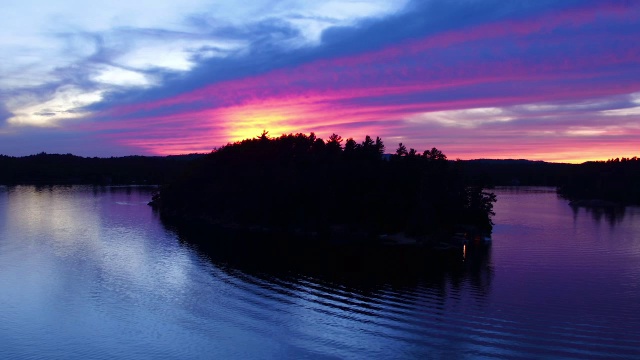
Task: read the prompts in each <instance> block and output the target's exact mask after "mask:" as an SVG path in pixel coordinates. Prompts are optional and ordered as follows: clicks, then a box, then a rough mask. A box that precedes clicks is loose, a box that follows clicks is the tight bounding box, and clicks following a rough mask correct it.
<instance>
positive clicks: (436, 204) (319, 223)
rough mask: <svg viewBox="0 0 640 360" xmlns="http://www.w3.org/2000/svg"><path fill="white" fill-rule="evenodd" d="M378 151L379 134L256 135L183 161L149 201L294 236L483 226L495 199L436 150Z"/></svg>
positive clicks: (173, 212)
mask: <svg viewBox="0 0 640 360" xmlns="http://www.w3.org/2000/svg"><path fill="white" fill-rule="evenodd" d="M384 149H385V146H384V144H383V142H382V140H381V139H380V138H379V137H378V138H376V139H373V138H372V137H370V136H366V138H365V139H364V141H362V142H360V143H358V142H356V141H355V140H354V139H351V138H350V139H347V140H346V141H344V146H343V139H342V138H341V137H340V136H339V135H336V134H334V135H332V136H331V137H329V139H328V140H327V141H324V140H323V139H321V138H318V137H316V136H315V135H314V133H311V134H309V135H305V134H295V135H294V134H289V135H282V136H280V137H277V138H270V137H269V136H268V134H267V132H263V134H262V135H261V136H259V137H257V138H254V139H247V140H243V141H240V142H236V143H234V144H228V145H226V146H224V147H222V148H220V149H218V150H216V151H213V152H212V153H210V154H208V155H207V156H205V157H202V158H200V159H197V160H195V161H193V162H192V163H191V166H190V167H189V168H188V169H187V171H186V172H185V173H184V175H183V176H181V177H179V178H178V179H177V180H176V181H174V182H172V183H170V184H168V185H166V186H163V187H162V188H161V189H160V191H159V192H158V193H157V194H156V195H155V196H154V198H153V201H152V203H151V205H153V206H155V207H157V208H158V209H159V211H160V212H161V214H162V215H163V216H165V218H174V219H176V218H179V219H189V220H198V221H204V222H208V223H212V224H217V225H219V226H222V227H239V228H244V229H246V228H256V227H259V228H262V229H269V231H270V230H276V231H285V232H297V233H304V234H310V233H317V234H327V233H328V232H330V229H335V228H343V229H349V231H350V233H360V234H364V235H363V237H367V238H369V237H373V236H375V235H378V234H383V233H395V232H405V233H406V234H407V235H409V236H447V234H452V233H453V232H454V229H455V228H456V226H457V225H459V224H465V225H471V226H473V227H475V228H477V229H479V230H480V231H482V232H485V233H490V232H491V229H492V222H491V216H492V214H493V212H492V208H493V202H495V196H494V195H493V194H491V193H487V192H484V191H483V190H482V188H480V187H470V186H467V184H466V183H465V182H464V181H463V177H462V176H459V173H458V168H457V165H456V163H455V162H449V161H447V159H446V156H445V155H444V154H443V153H442V152H441V151H440V150H438V149H436V148H433V149H431V150H427V151H424V152H423V153H422V154H419V153H418V152H417V151H416V150H414V149H409V150H407V149H406V148H405V147H404V146H403V145H402V144H400V146H399V148H398V150H397V151H396V153H395V154H394V155H390V156H389V155H383V154H384Z"/></svg>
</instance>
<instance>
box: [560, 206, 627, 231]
mask: <svg viewBox="0 0 640 360" xmlns="http://www.w3.org/2000/svg"><path fill="white" fill-rule="evenodd" d="M626 209H627V208H626V206H620V205H608V206H578V205H571V210H573V216H574V219H577V218H578V216H579V213H580V211H585V212H587V213H588V214H591V216H592V217H593V219H594V220H595V221H596V222H598V223H599V222H601V221H602V220H603V219H604V220H605V221H606V222H607V223H608V224H609V226H612V227H613V226H615V225H616V224H618V223H621V222H622V220H624V215H625V212H626Z"/></svg>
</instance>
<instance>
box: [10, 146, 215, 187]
mask: <svg viewBox="0 0 640 360" xmlns="http://www.w3.org/2000/svg"><path fill="white" fill-rule="evenodd" d="M202 156H203V155H199V154H192V155H179V156H167V157H160V156H125V157H111V158H97V157H94V158H88V157H87V158H85V157H81V156H75V155H71V154H64V155H61V154H46V153H40V154H37V155H30V156H24V157H12V156H5V155H0V184H103V185H104V184H164V183H167V182H169V181H170V180H172V179H173V178H174V177H175V176H176V175H177V174H180V173H181V172H182V171H183V170H184V168H185V166H186V164H187V163H189V162H190V161H191V160H193V159H196V158H198V157H202Z"/></svg>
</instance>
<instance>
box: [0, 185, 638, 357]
mask: <svg viewBox="0 0 640 360" xmlns="http://www.w3.org/2000/svg"><path fill="white" fill-rule="evenodd" d="M497 194H498V203H497V204H496V208H495V211H496V213H497V215H496V217H495V223H496V227H495V231H494V236H493V239H494V245H493V247H492V248H491V249H490V251H489V253H488V254H486V255H485V256H484V257H481V258H479V259H475V260H471V259H468V260H467V262H466V263H463V264H461V265H460V266H456V267H454V268H455V269H454V270H447V271H433V272H427V273H424V274H410V275H407V277H406V278H405V279H402V278H401V279H398V278H397V277H396V278H387V277H384V276H382V277H365V278H366V281H364V279H365V278H363V281H362V282H360V281H358V277H355V278H354V277H353V276H349V277H346V278H345V279H341V278H340V276H336V275H335V274H334V275H333V276H330V277H329V276H322V275H317V274H316V275H312V274H310V273H295V272H289V273H287V272H281V271H280V272H278V273H277V274H276V273H274V272H271V271H270V270H269V269H268V268H260V267H259V266H258V267H251V268H245V267H243V266H239V265H234V262H232V261H231V262H230V261H225V259H224V257H222V258H220V257H216V256H207V255H205V254H203V253H202V252H200V251H198V250H196V249H195V248H194V247H193V246H190V245H188V242H185V241H183V240H184V239H181V238H180V236H178V235H176V233H175V232H173V231H171V230H169V229H167V228H166V227H165V226H163V225H162V223H161V222H160V220H159V219H158V217H157V216H156V215H155V214H154V213H153V211H152V210H151V208H149V207H148V206H147V205H146V203H147V201H148V200H149V198H150V190H149V189H141V188H134V189H132V188H92V187H71V188H70V187H53V188H50V187H46V188H35V187H11V188H6V187H0V358H2V359H5V358H7V359H28V358H47V359H56V358H64V359H74V358H75V359H85V358H104V359H112V358H123V359H139V358H154V359H160V358H174V359H185V358H284V357H287V358H367V359H369V358H436V359H456V358H469V359H471V358H507V359H513V358H576V359H589V358H607V359H615V358H627V359H633V358H635V359H637V358H640V209H638V208H627V209H626V211H624V212H622V211H618V212H616V213H597V212H596V213H594V212H586V211H585V210H584V209H581V210H578V211H574V210H573V209H571V208H570V207H569V206H568V205H567V203H566V201H564V200H561V199H558V198H557V197H556V195H555V194H554V193H553V191H551V190H550V189H545V188H527V189H520V190H517V191H516V190H510V189H500V190H498V191H497Z"/></svg>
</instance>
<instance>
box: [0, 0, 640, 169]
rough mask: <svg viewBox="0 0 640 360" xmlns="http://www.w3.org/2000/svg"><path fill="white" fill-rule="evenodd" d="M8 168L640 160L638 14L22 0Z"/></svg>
mask: <svg viewBox="0 0 640 360" xmlns="http://www.w3.org/2000/svg"><path fill="white" fill-rule="evenodd" d="M2 12H3V15H4V16H3V22H2V23H0V30H1V31H0V154H5V155H12V156H22V155H29V154H34V153H38V152H42V151H45V152H48V153H73V154H76V155H82V156H122V155H133V154H138V155H169V154H184V153H193V152H209V151H211V150H212V149H213V148H214V147H219V146H221V145H224V144H226V143H228V142H230V141H235V140H240V139H243V138H247V137H255V136H257V135H259V134H260V133H261V132H262V130H263V129H266V130H268V131H269V134H270V135H273V136H277V135H280V134H283V133H290V132H294V133H295V132H305V133H309V132H311V131H313V132H315V133H316V134H317V135H318V136H319V137H323V138H327V137H328V136H329V135H331V133H338V134H340V135H342V137H343V138H347V137H354V138H355V139H356V140H359V141H361V140H362V139H363V138H364V136H365V135H367V134H368V135H372V136H380V137H382V139H383V140H384V142H385V144H386V145H387V152H393V151H394V150H395V148H396V147H397V144H398V143H399V142H402V143H404V144H405V145H407V147H413V148H416V149H417V150H420V151H421V150H424V149H427V148H431V147H434V146H435V147H437V148H439V149H441V150H442V151H443V152H444V153H445V154H447V156H448V157H449V158H451V159H455V158H460V159H475V158H526V159H531V160H546V161H562V162H582V161H585V160H595V159H607V158H612V157H621V156H628V157H630V156H638V155H640V1H631V0H627V1H605V0H595V1H588V0H584V1H574V0H563V1H558V0H553V1H546V0H536V1H528V0H522V1H518V0H501V1H493V0H450V1H441V0H419V1H410V0H393V1H391V0H388V1H384V0H362V1H357V0H342V1H340V0H326V1H292V0H283V1H268V0H247V1H233V0H220V1H216V0H182V1H164V0H153V1H149V0H137V1H122V0H113V1H104V2H87V1H78V0H61V1H55V2H52V1H44V0H22V1H13V2H8V3H6V4H3V5H2Z"/></svg>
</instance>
